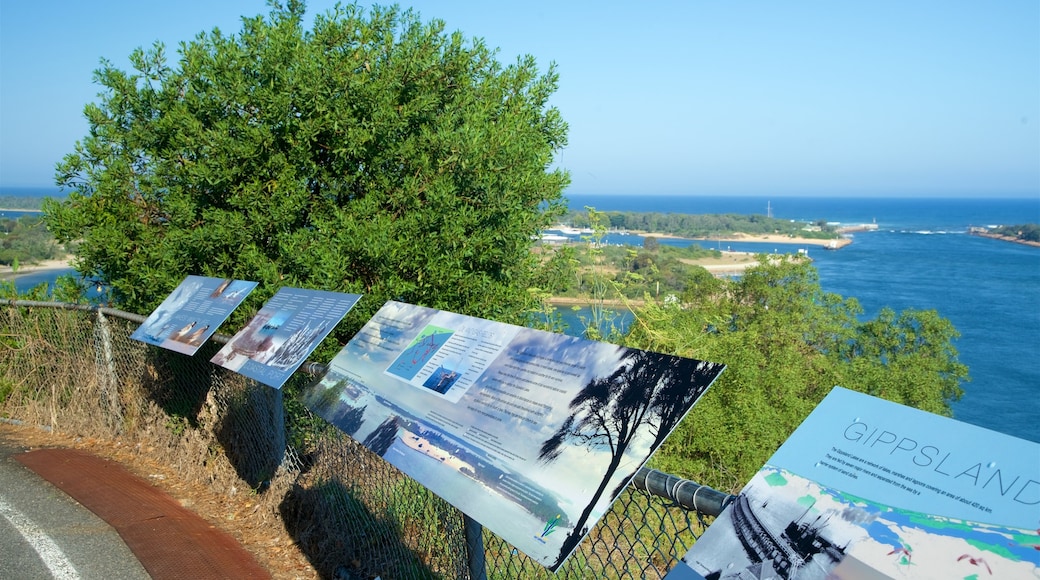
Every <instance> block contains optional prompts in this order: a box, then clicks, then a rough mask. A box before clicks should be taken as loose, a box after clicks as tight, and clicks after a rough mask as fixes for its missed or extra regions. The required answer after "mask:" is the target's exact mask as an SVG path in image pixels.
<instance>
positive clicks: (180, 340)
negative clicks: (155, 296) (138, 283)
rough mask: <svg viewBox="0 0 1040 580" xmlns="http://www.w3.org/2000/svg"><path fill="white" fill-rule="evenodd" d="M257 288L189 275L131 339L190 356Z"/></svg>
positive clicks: (251, 284) (254, 285)
mask: <svg viewBox="0 0 1040 580" xmlns="http://www.w3.org/2000/svg"><path fill="white" fill-rule="evenodd" d="M253 288H256V282H246V281H243V280H226V279H223V278H206V277H203V276H188V277H187V278H185V279H184V281H183V282H181V283H180V285H179V286H177V287H176V288H175V289H174V290H173V292H171V293H170V295H169V296H167V297H166V299H165V300H163V302H162V304H160V305H159V307H158V308H156V309H155V311H154V312H152V313H151V314H149V315H148V318H146V319H145V321H144V322H143V323H142V324H141V326H139V327H138V328H137V330H135V331H134V332H133V334H131V335H130V338H132V339H134V340H139V341H141V342H146V343H148V344H153V345H155V346H160V347H162V348H165V349H169V350H174V351H177V352H179V353H183V354H187V355H193V354H195V352H196V351H197V350H199V347H201V346H202V344H203V343H205V342H206V341H207V340H209V337H211V336H213V333H214V332H216V331H217V327H218V326H220V325H221V324H223V323H224V321H225V320H227V317H228V316H230V315H231V313H232V312H233V311H234V310H235V308H237V307H238V305H239V304H241V303H242V301H243V300H245V298H246V296H248V295H249V293H250V292H252V291H253Z"/></svg>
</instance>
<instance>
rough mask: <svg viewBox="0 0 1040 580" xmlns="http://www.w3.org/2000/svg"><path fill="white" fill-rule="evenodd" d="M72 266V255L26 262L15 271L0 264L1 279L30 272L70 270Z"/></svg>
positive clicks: (18, 276) (10, 278)
mask: <svg viewBox="0 0 1040 580" xmlns="http://www.w3.org/2000/svg"><path fill="white" fill-rule="evenodd" d="M70 268H72V257H71V256H66V257H64V258H61V259H58V260H43V261H41V262H39V263H36V264H25V265H23V266H19V267H18V271H17V272H15V271H14V269H12V268H11V267H10V266H0V280H17V279H18V278H21V277H22V276H28V275H29V274H39V273H40V272H53V271H57V270H68V269H70Z"/></svg>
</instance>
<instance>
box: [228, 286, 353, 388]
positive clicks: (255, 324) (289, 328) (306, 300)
mask: <svg viewBox="0 0 1040 580" xmlns="http://www.w3.org/2000/svg"><path fill="white" fill-rule="evenodd" d="M360 298H361V295H360V294H342V293H339V292H325V291H322V290H305V289H301V288H281V289H280V290H278V292H277V293H275V295H274V296H272V297H271V299H270V300H268V301H267V303H266V304H264V306H263V308H261V309H260V312H257V314H256V316H254V317H253V319H252V320H250V321H249V324H248V325H246V327H245V328H243V329H242V330H240V331H238V334H236V335H235V336H234V337H233V338H232V339H231V341H230V342H228V343H227V344H226V345H224V348H222V349H220V351H219V352H217V354H216V355H214V356H213V358H212V359H210V362H212V363H214V364H217V365H220V366H222V367H224V368H226V369H229V370H232V371H235V372H237V373H238V374H240V375H244V376H247V377H249V378H251V379H253V380H256V381H259V382H261V383H263V384H265V385H268V386H271V387H274V388H276V389H279V388H281V386H282V384H284V383H285V381H286V380H287V379H288V378H289V377H290V376H292V374H293V373H294V372H295V371H296V369H298V368H300V365H302V364H303V361H305V360H307V356H308V355H310V353H311V352H312V351H313V350H314V349H315V348H317V346H318V344H319V343H321V341H322V340H324V339H325V337H326V336H328V335H329V333H330V332H332V329H333V328H335V327H336V325H337V324H339V322H340V320H343V317H344V316H346V315H347V312H350V309H351V308H353V307H354V304H356V303H357V301H358V299H360Z"/></svg>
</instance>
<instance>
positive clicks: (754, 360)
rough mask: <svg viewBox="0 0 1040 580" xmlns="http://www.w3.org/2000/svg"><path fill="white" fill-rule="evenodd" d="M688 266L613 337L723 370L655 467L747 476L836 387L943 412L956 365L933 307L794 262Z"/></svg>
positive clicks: (959, 370) (953, 392) (958, 373)
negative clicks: (834, 289)
mask: <svg viewBox="0 0 1040 580" xmlns="http://www.w3.org/2000/svg"><path fill="white" fill-rule="evenodd" d="M706 274H707V273H706V272H704V271H703V270H702V271H701V272H696V271H695V272H694V273H693V274H692V275H691V280H690V282H689V284H688V287H687V290H686V292H684V293H683V294H682V296H681V297H680V299H679V300H677V301H674V302H671V303H659V302H648V303H647V304H646V305H645V306H644V307H641V308H638V309H636V310H635V317H636V322H635V323H634V324H633V325H632V331H631V333H630V334H629V335H628V336H626V337H625V339H624V342H625V343H626V344H628V345H630V346H637V347H640V348H647V349H651V350H655V351H659V352H666V353H672V354H677V355H681V356H686V357H691V358H696V359H702V360H709V361H714V362H721V363H724V364H726V365H727V369H726V371H725V372H723V374H722V376H721V377H720V378H719V379H718V380H717V381H716V383H715V385H714V386H713V387H712V388H711V389H710V390H709V391H708V394H707V395H705V397H704V399H703V400H702V401H701V402H700V403H699V404H698V405H697V407H696V408H695V409H694V411H693V412H692V413H691V414H690V417H689V418H688V419H687V420H686V421H684V422H683V423H682V424H681V425H680V426H679V428H678V429H677V430H676V431H675V432H674V433H673V434H672V437H671V438H670V439H669V440H668V441H667V442H666V444H665V447H664V448H662V450H661V452H660V453H659V454H658V458H657V460H656V461H657V466H658V467H659V468H661V469H664V470H666V471H669V472H671V473H676V474H679V475H685V476H687V477H693V478H694V479H698V480H699V481H702V482H704V483H708V484H709V485H713V486H717V487H719V488H720V489H734V488H735V487H739V485H740V484H741V483H742V482H744V481H746V480H747V479H748V478H750V476H751V474H752V473H753V472H754V471H755V470H757V469H758V467H759V466H760V465H761V464H763V463H764V462H765V461H766V460H767V459H768V458H769V456H770V455H771V454H772V453H773V451H775V450H776V449H777V447H779V445H780V444H781V443H783V441H784V440H786V439H787V437H788V436H790V434H791V433H792V432H793V431H794V429H795V428H796V427H797V426H798V425H799V424H800V423H801V421H802V420H803V419H804V418H805V417H806V415H807V414H808V413H809V412H810V411H811V410H812V409H813V407H815V405H816V404H817V403H819V401H820V400H822V398H823V397H824V396H825V395H826V394H827V392H828V391H830V389H831V388H832V387H834V386H836V385H840V386H843V387H846V388H849V389H852V390H856V391H860V392H864V393H869V394H871V395H875V396H878V397H882V398H885V399H888V400H891V401H895V402H898V403H902V404H905V405H909V406H911V407H917V408H919V409H924V410H927V411H931V412H933V413H938V414H942V415H950V406H949V405H950V403H951V402H954V401H956V400H957V399H959V398H960V396H961V394H962V391H961V388H960V383H961V381H962V380H966V379H967V368H966V367H965V366H964V365H962V364H960V363H959V362H958V360H957V351H956V349H955V348H954V347H953V345H952V341H953V340H954V339H955V338H957V336H959V335H958V334H957V331H956V330H955V329H954V328H953V326H952V325H951V324H950V322H949V321H948V320H946V319H944V318H942V317H940V316H939V315H938V313H937V312H935V311H934V310H923V311H921V310H906V311H903V312H901V313H895V312H893V311H891V310H889V309H885V310H883V311H882V312H881V313H880V314H878V316H877V318H875V319H868V320H862V319H861V316H862V314H863V311H862V309H861V308H860V306H859V304H858V302H857V301H856V300H855V299H852V298H848V299H846V298H843V297H841V296H839V295H836V294H831V293H827V292H824V291H823V290H822V289H821V287H820V284H819V280H818V278H817V273H816V269H815V268H814V267H813V266H812V264H811V263H809V262H807V261H803V260H795V259H784V260H780V261H766V260H762V262H761V263H760V264H759V265H757V266H754V267H752V268H751V269H749V270H747V271H745V273H744V275H743V276H741V277H740V278H736V279H718V278H714V277H711V276H710V275H706Z"/></svg>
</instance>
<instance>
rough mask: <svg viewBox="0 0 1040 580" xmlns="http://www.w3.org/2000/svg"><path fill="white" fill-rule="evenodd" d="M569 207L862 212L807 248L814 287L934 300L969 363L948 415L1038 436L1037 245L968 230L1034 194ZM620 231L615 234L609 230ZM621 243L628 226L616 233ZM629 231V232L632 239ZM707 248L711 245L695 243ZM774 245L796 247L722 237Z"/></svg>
mask: <svg viewBox="0 0 1040 580" xmlns="http://www.w3.org/2000/svg"><path fill="white" fill-rule="evenodd" d="M569 202H570V207H571V208H573V209H581V208H583V207H586V206H591V207H595V208H596V209H597V210H601V211H610V210H617V211H644V212H645V211H660V212H675V213H742V214H751V213H757V214H761V215H765V214H766V207H767V202H768V203H769V205H770V206H771V207H772V212H773V216H774V217H777V218H785V219H796V220H804V221H816V220H819V219H824V220H827V221H830V222H842V223H870V222H874V221H876V222H877V224H878V228H879V229H878V231H876V232H863V233H857V234H855V237H854V238H853V239H854V242H853V243H852V244H851V245H849V246H846V247H845V248H842V249H841V250H838V251H833V252H831V251H825V250H822V249H819V250H817V249H812V248H810V255H811V257H812V258H813V259H814V260H815V265H816V268H817V270H818V271H819V273H820V281H821V284H822V286H823V288H824V290H826V291H828V292H833V293H836V294H841V295H842V296H845V297H854V298H856V299H858V300H859V302H860V304H861V305H862V306H863V308H864V310H865V313H866V315H867V316H871V317H873V316H875V315H876V314H877V312H878V311H879V310H880V309H881V308H882V307H884V306H889V307H891V308H892V309H894V310H896V311H897V312H898V311H900V310H903V309H907V308H914V309H921V310H924V309H934V310H936V311H937V312H938V313H939V315H940V316H942V317H944V318H946V319H948V320H950V322H951V323H953V325H954V327H956V328H957V330H958V331H959V332H960V334H961V337H960V339H958V340H957V341H956V342H955V343H954V346H955V347H956V348H957V350H958V352H959V354H960V361H961V362H962V363H964V364H966V365H967V366H968V367H969V369H970V374H971V377H972V381H971V382H969V383H966V384H964V385H963V387H964V390H965V395H964V398H962V399H961V401H960V402H958V403H956V404H955V405H954V408H953V410H954V416H955V417H956V418H957V419H959V420H961V421H964V422H967V423H973V424H975V425H979V426H981V427H986V428H988V429H993V430H995V431H1000V432H1003V433H1007V434H1009V435H1014V436H1016V437H1021V438H1023V439H1029V440H1031V441H1040V248H1035V247H1030V246H1024V245H1021V244H1014V243H1010V242H1001V241H996V240H987V239H984V238H978V237H974V236H969V235H968V234H967V233H966V232H967V229H968V228H969V227H970V226H985V225H1012V224H1023V223H1040V198H1034V199H986V200H983V199H896V198H874V199H856V198H819V197H803V198H775V199H770V198H766V197H689V198H683V197H670V196H639V197H635V196H631V197H629V196H578V195H574V196H570V198H569ZM619 238H620V236H619ZM626 238H628V243H630V244H632V243H639V242H637V241H633V240H632V239H631V238H632V236H626ZM637 239H638V238H637ZM700 243H701V245H704V246H707V247H712V244H710V243H705V242H700ZM721 245H722V247H723V249H725V246H727V245H730V246H733V248H732V249H733V250H740V251H758V252H772V251H773V250H774V249H778V250H779V251H781V252H785V251H786V252H791V251H795V250H797V246H784V245H780V246H775V245H774V244H739V247H738V244H729V243H727V242H722V243H721Z"/></svg>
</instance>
